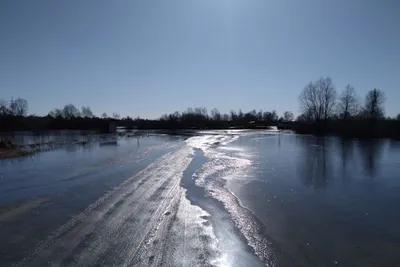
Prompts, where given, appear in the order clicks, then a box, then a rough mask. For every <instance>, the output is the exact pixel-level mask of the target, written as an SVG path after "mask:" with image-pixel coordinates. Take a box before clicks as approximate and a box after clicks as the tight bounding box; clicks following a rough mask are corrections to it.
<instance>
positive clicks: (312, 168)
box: [299, 137, 332, 188]
mask: <svg viewBox="0 0 400 267" xmlns="http://www.w3.org/2000/svg"><path fill="white" fill-rule="evenodd" d="M300 140H301V144H302V145H303V148H302V151H303V154H302V155H301V160H300V162H299V163H300V170H301V174H300V175H301V178H302V180H303V182H304V184H306V185H307V186H314V187H316V188H323V187H325V186H326V185H327V182H329V180H330V178H331V176H332V172H331V170H330V165H331V164H330V160H331V157H330V151H329V145H330V141H329V139H326V138H324V137H305V138H300Z"/></svg>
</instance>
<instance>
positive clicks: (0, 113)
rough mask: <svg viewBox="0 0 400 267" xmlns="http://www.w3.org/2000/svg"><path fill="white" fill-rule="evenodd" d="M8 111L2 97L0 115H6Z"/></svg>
mask: <svg viewBox="0 0 400 267" xmlns="http://www.w3.org/2000/svg"><path fill="white" fill-rule="evenodd" d="M9 113H10V110H9V109H8V103H7V101H5V100H4V99H0V116H6V115H8V114H9Z"/></svg>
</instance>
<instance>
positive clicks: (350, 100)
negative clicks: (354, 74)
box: [337, 84, 359, 120]
mask: <svg viewBox="0 0 400 267" xmlns="http://www.w3.org/2000/svg"><path fill="white" fill-rule="evenodd" d="M337 110H338V115H339V117H340V118H341V119H343V120H346V119H348V118H351V117H354V116H356V115H357V114H358V113H359V103H358V100H357V95H356V90H355V89H354V86H352V85H350V84H348V85H347V86H346V88H345V89H344V91H343V92H342V93H341V94H340V97H339V103H338V105H337Z"/></svg>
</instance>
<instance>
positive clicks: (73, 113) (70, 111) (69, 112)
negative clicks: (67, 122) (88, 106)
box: [62, 104, 80, 119]
mask: <svg viewBox="0 0 400 267" xmlns="http://www.w3.org/2000/svg"><path fill="white" fill-rule="evenodd" d="M62 113H63V117H64V118H66V119H72V118H76V117H79V116H80V113H79V110H78V109H77V108H76V107H75V106H74V105H72V104H68V105H65V106H64V108H63V111H62Z"/></svg>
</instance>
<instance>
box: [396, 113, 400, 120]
mask: <svg viewBox="0 0 400 267" xmlns="http://www.w3.org/2000/svg"><path fill="white" fill-rule="evenodd" d="M396 120H398V121H400V113H399V114H397V117H396Z"/></svg>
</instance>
